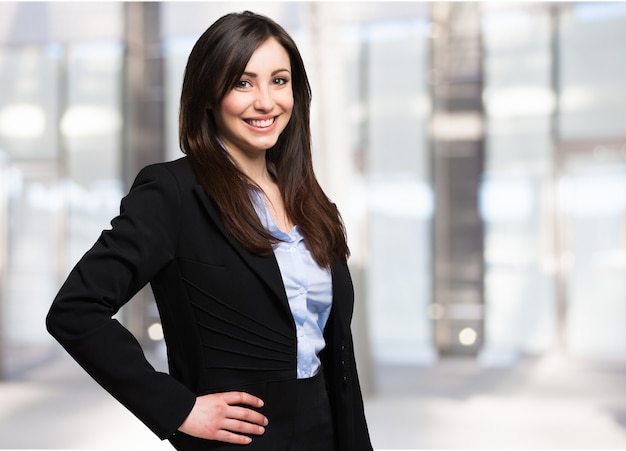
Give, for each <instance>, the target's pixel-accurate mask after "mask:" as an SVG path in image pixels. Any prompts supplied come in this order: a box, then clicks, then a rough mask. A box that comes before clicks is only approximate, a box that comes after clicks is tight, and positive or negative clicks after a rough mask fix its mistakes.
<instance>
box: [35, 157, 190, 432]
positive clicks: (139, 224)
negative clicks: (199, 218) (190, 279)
mask: <svg viewBox="0 0 626 451" xmlns="http://www.w3.org/2000/svg"><path fill="white" fill-rule="evenodd" d="M180 205H181V203H180V198H179V191H178V186H177V182H176V180H175V178H174V177H173V175H172V174H171V173H170V172H169V171H168V170H167V169H166V168H164V167H163V166H161V165H154V166H149V167H147V168H145V169H143V170H142V171H141V172H140V173H139V175H138V176H137V179H136V181H135V183H134V184H133V187H132V188H131V190H130V192H129V194H128V195H127V196H126V197H125V198H124V199H123V200H122V205H121V210H120V215H119V216H117V217H116V218H115V219H113V221H112V222H111V225H112V228H111V229H110V230H106V231H104V232H103V233H102V235H101V236H100V238H99V239H98V240H97V241H96V243H95V244H94V246H93V247H92V248H91V249H90V250H89V251H88V252H87V253H86V254H85V255H84V256H83V258H82V259H81V260H80V261H79V262H78V263H77V265H76V266H75V267H74V269H73V270H72V271H71V273H70V275H69V276H68V278H67V280H66V282H65V283H64V284H63V286H62V287H61V289H60V291H59V293H58V295H57V297H56V299H55V300H54V302H53V304H52V307H51V309H50V311H49V313H48V316H47V319H46V325H47V327H48V330H49V332H50V333H51V334H52V335H53V336H54V337H55V338H56V339H57V340H58V341H59V342H60V343H61V345H62V346H63V347H64V348H65V349H66V350H67V351H68V353H69V354H70V355H72V357H73V358H74V359H75V360H76V361H77V362H78V363H79V364H80V365H81V366H82V367H83V368H84V369H85V370H86V371H87V372H88V373H89V374H90V375H91V376H92V377H93V378H94V379H95V380H96V381H97V382H98V383H99V384H100V385H102V386H103V387H104V388H105V389H106V390H107V391H109V392H110V393H111V394H112V395H113V396H114V397H115V398H116V399H118V400H119V401H120V402H121V403H122V404H123V405H125V406H126V407H127V408H128V409H129V410H131V411H132V412H133V413H134V414H135V415H136V416H137V417H138V418H139V419H140V420H141V421H143V422H144V423H145V424H146V425H147V426H148V427H149V428H150V429H151V430H152V431H153V432H154V433H155V434H157V435H158V436H159V437H160V438H162V439H163V438H167V437H169V436H170V435H171V434H173V433H174V432H175V431H176V430H177V429H178V427H179V426H180V425H181V424H182V422H183V421H184V420H185V418H186V417H187V415H188V414H189V412H190V411H191V409H192V407H193V406H194V403H195V401H196V396H195V394H194V393H193V392H192V391H190V390H189V389H188V388H187V387H185V386H184V385H183V384H181V383H180V382H178V381H176V380H175V379H174V378H172V377H171V376H169V375H168V374H165V373H160V372H157V371H155V370H154V368H153V367H152V366H151V365H150V364H149V363H148V362H147V360H146V359H145V356H144V354H143V351H142V349H141V347H140V345H139V343H138V342H137V340H136V339H135V337H133V335H132V334H131V333H130V332H129V331H128V330H127V329H126V328H124V327H123V326H122V325H121V324H120V323H119V322H118V321H117V320H115V319H113V318H112V317H113V316H114V315H115V314H116V313H117V312H118V310H119V309H120V308H121V307H122V305H124V304H125V303H126V302H128V300H129V299H131V297H132V296H133V295H134V294H135V293H137V291H139V290H140V289H141V288H142V287H143V286H145V285H146V284H147V283H148V282H149V281H150V280H151V279H152V278H153V277H154V275H155V274H157V273H158V271H159V270H160V269H161V268H162V267H163V266H164V265H165V264H166V263H167V262H168V261H169V260H171V258H172V257H173V255H174V251H175V246H176V237H177V233H178V227H179V226H178V218H179V214H178V213H179V209H180Z"/></svg>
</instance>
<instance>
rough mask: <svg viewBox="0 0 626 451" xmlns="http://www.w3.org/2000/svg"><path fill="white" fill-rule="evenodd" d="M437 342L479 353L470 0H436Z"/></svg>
mask: <svg viewBox="0 0 626 451" xmlns="http://www.w3.org/2000/svg"><path fill="white" fill-rule="evenodd" d="M432 8H433V9H432V15H433V30H432V47H431V57H432V61H431V63H432V66H431V67H432V77H431V83H432V105H433V115H432V123H431V134H432V135H431V139H432V158H433V161H432V164H433V179H434V188H435V193H436V210H435V218H434V234H433V236H434V249H433V258H434V262H433V263H434V265H433V266H434V281H433V287H434V293H433V295H434V297H433V299H434V305H433V309H432V312H433V319H434V321H435V342H436V345H437V348H438V351H439V352H440V354H442V355H446V354H455V355H459V354H461V355H475V354H476V352H477V350H478V348H479V347H480V345H481V343H482V331H483V273H484V270H483V224H482V221H481V218H480V216H479V212H478V189H479V185H480V178H481V174H482V171H483V153H484V131H483V106H482V43H481V33H480V10H479V6H478V4H476V3H471V2H461V3H456V2H451V3H449V2H435V3H433V6H432Z"/></svg>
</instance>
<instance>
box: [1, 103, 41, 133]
mask: <svg viewBox="0 0 626 451" xmlns="http://www.w3.org/2000/svg"><path fill="white" fill-rule="evenodd" d="M45 129H46V113H45V112H44V110H43V108H42V107H40V106H39V105H33V104H29V103H18V104H14V105H9V106H6V107H4V108H3V109H2V110H0V134H2V135H4V136H6V137H7V138H37V137H39V136H41V135H43V133H44V131H45Z"/></svg>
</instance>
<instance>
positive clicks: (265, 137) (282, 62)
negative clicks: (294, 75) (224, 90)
mask: <svg viewBox="0 0 626 451" xmlns="http://www.w3.org/2000/svg"><path fill="white" fill-rule="evenodd" d="M292 110H293V91H292V85H291V62H290V60H289V55H288V54H287V52H286V50H285V49H284V48H283V46H282V45H280V44H279V43H278V41H277V40H276V39H274V38H270V39H268V40H267V41H265V42H264V43H263V44H261V45H260V46H259V47H258V48H257V49H256V50H255V51H254V53H253V54H252V56H251V57H250V60H249V61H248V64H247V65H246V69H245V71H244V73H243V75H242V76H241V78H240V80H239V81H238V82H237V83H236V84H235V86H234V87H233V88H232V89H231V90H230V92H229V93H228V94H227V95H226V97H224V100H222V103H221V105H220V107H219V109H218V110H217V111H216V112H215V113H216V114H215V119H216V124H217V130H218V135H219V137H220V139H221V140H222V143H224V145H225V146H226V150H227V151H228V152H229V153H230V154H231V156H232V157H233V158H235V160H240V159H241V158H243V159H254V158H258V157H259V156H260V155H263V154H264V152H265V150H267V149H269V148H270V147H272V146H274V145H275V144H276V142H277V141H278V137H279V136H280V134H281V133H282V132H283V130H284V129H285V127H286V126H287V123H288V122H289V118H290V117H291V111H292Z"/></svg>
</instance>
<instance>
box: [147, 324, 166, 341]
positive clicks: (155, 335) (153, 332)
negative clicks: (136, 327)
mask: <svg viewBox="0 0 626 451" xmlns="http://www.w3.org/2000/svg"><path fill="white" fill-rule="evenodd" d="M148 337H149V338H150V340H152V341H161V340H163V337H164V335H163V327H162V326H161V324H160V323H153V324H152V325H150V327H148Z"/></svg>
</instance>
